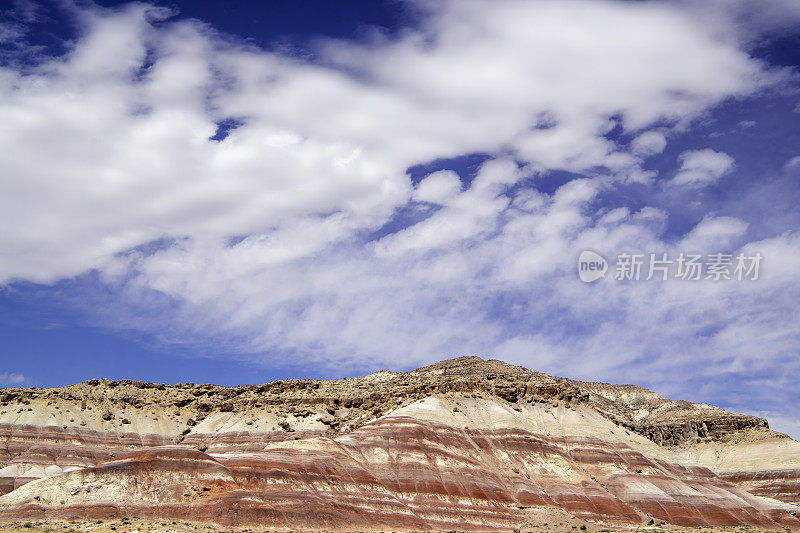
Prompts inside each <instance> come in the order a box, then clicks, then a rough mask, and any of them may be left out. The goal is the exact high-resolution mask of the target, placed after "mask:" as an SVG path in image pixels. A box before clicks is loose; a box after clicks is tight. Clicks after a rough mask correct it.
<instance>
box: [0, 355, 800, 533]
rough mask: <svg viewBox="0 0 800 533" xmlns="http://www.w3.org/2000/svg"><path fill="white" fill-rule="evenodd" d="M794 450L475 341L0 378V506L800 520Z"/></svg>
mask: <svg viewBox="0 0 800 533" xmlns="http://www.w3.org/2000/svg"><path fill="white" fill-rule="evenodd" d="M776 457H777V459H776ZM798 468H800V445H798V444H797V443H796V442H795V441H793V440H791V439H788V437H785V436H782V435H779V434H777V433H774V432H771V431H769V430H768V429H767V424H766V421H764V420H762V419H758V418H754V417H748V416H743V415H735V414H732V413H728V412H726V411H724V410H721V409H718V408H715V407H712V406H708V405H702V404H690V403H687V402H673V401H670V400H668V399H666V398H664V397H662V396H659V395H657V394H655V393H653V392H650V391H647V390H646V389H642V388H639V387H633V386H627V385H626V386H616V385H608V384H597V383H583V382H575V381H571V380H567V379H563V378H556V377H551V376H547V375H545V374H541V373H538V372H534V371H531V370H528V369H524V368H521V367H515V366H511V365H507V364H505V363H502V362H499V361H483V360H481V359H478V358H459V359H454V360H449V361H443V362H442V363H438V364H436V365H432V366H429V367H424V368H421V369H418V370H416V371H414V372H408V373H392V372H385V371H381V372H377V373H375V374H372V375H369V376H364V377H361V378H354V379H346V380H333V381H313V380H283V381H278V382H273V383H267V384H264V385H254V386H242V387H233V388H226V387H218V386H213V385H194V384H182V385H176V386H166V385H161V384H152V383H142V382H137V381H120V382H113V381H107V380H91V381H88V382H85V383H81V384H77V385H72V386H68V387H63V388H59V389H5V390H2V391H0V491H1V492H3V493H6V494H5V495H4V496H2V497H0V521H3V520H5V521H8V520H17V519H21V518H22V519H41V518H71V517H79V518H86V517H99V518H110V517H120V516H139V517H153V518H155V517H158V518H170V519H179V520H192V521H197V522H204V523H207V524H214V525H218V526H225V527H237V526H239V527H245V526H247V527H253V526H256V527H259V526H260V527H272V528H298V529H301V528H302V529H327V530H335V529H350V530H352V529H354V528H359V529H367V530H379V529H395V530H397V529H407V530H421V529H425V530H435V529H480V530H488V529H515V528H521V527H525V526H526V525H531V524H544V523H546V522H550V523H552V522H553V520H554V518H553V517H554V516H557V517H561V518H559V519H560V520H588V521H591V522H596V523H601V524H604V525H608V526H616V527H633V526H637V525H640V524H647V523H649V522H650V521H651V520H652V521H665V522H669V523H673V524H677V525H683V526H699V525H735V524H749V525H754V526H759V527H765V528H778V527H788V528H793V529H800V520H798V518H796V517H795V516H794V513H795V512H796V505H795V504H797V503H798V502H799V501H800V497H799V496H798V483H797V480H798ZM554 513H555V514H554Z"/></svg>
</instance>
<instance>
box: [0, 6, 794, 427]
mask: <svg viewBox="0 0 800 533" xmlns="http://www.w3.org/2000/svg"><path fill="white" fill-rule="evenodd" d="M773 4H774V5H773ZM738 5H739V4H737V6H738ZM782 5H783V4H781V3H780V2H774V3H771V4H770V6H771V8H770V9H775V10H779V9H782V8H781V6H782ZM788 5H789V4H787V6H788ZM416 7H417V8H418V9H421V10H423V11H424V13H425V15H424V16H423V18H422V22H421V23H420V25H419V26H418V27H415V28H409V29H407V31H405V32H402V33H401V34H400V35H399V36H397V37H392V38H387V37H371V38H370V40H369V41H366V42H364V41H362V42H354V41H326V42H323V43H322V44H320V46H319V49H318V50H317V56H316V57H315V58H314V59H313V60H311V59H303V58H297V57H293V56H291V55H289V54H286V53H281V52H276V51H270V50H264V49H261V48H258V47H255V46H253V45H251V44H248V43H246V42H241V41H239V40H237V39H236V38H234V37H232V36H227V35H222V34H219V33H218V32H216V31H215V30H214V29H213V28H212V27H210V26H208V25H206V24H204V23H202V22H200V21H194V20H183V19H180V18H175V17H174V16H173V15H174V14H173V13H171V12H170V11H168V10H165V9H163V8H159V7H155V6H151V5H146V4H130V5H128V6H126V7H123V8H120V9H102V8H97V7H89V8H81V9H76V10H75V13H74V16H75V17H77V19H78V20H79V21H80V24H81V28H82V30H81V34H80V36H79V37H78V38H77V39H76V40H75V41H74V42H73V43H72V45H71V46H70V47H69V50H68V52H67V53H66V54H64V55H63V56H59V57H43V58H39V61H38V62H37V63H35V64H29V63H14V62H9V63H8V64H7V65H5V66H4V67H3V68H2V69H0V119H2V121H3V124H4V128H2V130H0V168H2V169H3V172H2V174H3V177H2V186H3V189H4V193H3V194H2V195H0V228H3V229H2V230H0V250H2V252H0V254H1V255H0V257H2V260H0V280H2V282H4V283H7V284H10V283H15V282H19V281H31V282H35V283H42V284H51V283H56V282H58V281H59V280H63V279H68V278H73V277H76V276H82V275H86V273H87V272H94V273H95V274H96V275H97V279H98V280H99V282H100V283H102V285H103V287H104V288H105V290H107V291H109V293H110V294H112V295H113V297H112V299H111V300H112V301H113V302H114V304H113V305H110V306H109V307H105V308H103V310H102V312H101V313H98V315H99V316H98V320H99V321H100V322H103V320H104V319H103V317H104V316H105V317H108V316H113V317H114V319H113V321H109V322H114V323H116V324H124V326H125V327H132V328H137V329H141V330H144V331H150V332H153V334H155V335H157V336H159V337H160V338H161V339H162V340H164V341H165V342H170V341H177V342H193V343H197V344H198V345H199V346H203V345H208V344H214V345H215V346H223V347H224V348H225V349H227V350H230V351H231V352H233V353H248V354H252V355H251V357H252V358H254V359H256V360H261V361H263V362H264V363H265V364H270V363H271V362H274V361H278V360H282V359H285V358H288V357H291V358H292V359H293V360H295V361H304V362H308V363H309V364H312V363H313V364H317V365H323V366H327V367H329V368H331V369H334V368H335V369H340V370H341V369H374V367H376V366H385V367H392V368H408V367H412V366H415V365H418V364H421V363H424V362H427V361H432V360H437V359H441V358H443V357H446V356H450V355H457V354H466V353H471V354H482V355H489V356H495V357H498V358H502V359H505V360H507V361H510V362H515V363H521V364H525V365H528V366H531V367H535V368H537V369H540V370H543V371H549V372H555V373H559V374H563V375H569V376H571V377H576V378H587V379H592V378H599V379H606V380H615V381H636V382H643V381H644V382H646V383H650V384H652V385H654V386H655V385H657V386H659V387H661V388H660V392H664V393H672V394H675V395H678V396H681V395H686V394H689V393H690V392H693V393H694V394H696V393H697V392H696V391H697V388H698V387H701V388H702V387H705V388H706V389H705V390H703V391H702V394H704V398H705V397H707V398H711V397H714V398H720V397H721V396H724V395H725V394H728V393H731V394H732V389H731V388H730V387H726V385H725V384H726V383H727V381H726V380H727V377H726V376H736V383H737V384H738V385H737V386H738V387H739V388H740V389H741V391H738V392H737V394H738V393H741V394H743V391H746V390H749V389H750V388H754V387H756V386H757V385H756V384H757V383H761V382H763V380H765V379H766V380H769V382H770V387H771V389H770V390H771V392H765V393H764V394H763V397H762V396H758V394H760V393H759V392H753V393H752V394H755V395H756V396H757V397H758V399H757V402H758V403H759V405H760V407H759V408H761V409H763V410H765V411H767V410H769V411H773V412H778V413H784V414H785V413H786V411H785V405H786V402H787V401H789V400H790V395H791V394H792V393H788V392H786V393H784V394H783V396H781V394H779V393H776V392H775V391H777V390H780V388H781V386H782V385H783V384H788V382H789V381H791V380H796V379H797V378H798V377H800V364H798V362H797V361H796V360H795V359H796V357H795V354H796V353H797V348H798V347H799V346H800V342H799V341H800V338H798V337H800V335H799V333H800V332H799V330H798V328H797V325H796V320H795V319H793V316H794V315H795V313H796V312H795V311H794V309H795V308H796V303H795V302H797V301H798V297H800V294H798V292H800V289H799V288H798V286H797V284H796V283H795V281H794V280H795V277H794V273H795V272H796V271H797V269H798V267H800V252H798V250H800V246H798V245H800V242H798V236H797V234H796V233H795V232H794V231H793V230H794V229H796V228H786V229H787V230H792V231H788V232H787V233H781V234H770V235H753V234H749V233H748V231H749V227H750V225H749V222H748V221H747V220H743V219H740V218H736V217H731V216H721V215H718V214H717V213H714V212H707V213H701V215H702V216H701V217H700V219H699V220H698V221H697V223H696V224H695V225H693V227H692V228H690V229H689V230H687V231H686V232H684V233H682V234H680V235H670V234H669V232H668V231H667V228H668V222H669V218H670V212H669V211H668V210H666V209H665V207H664V205H662V204H661V202H660V201H659V200H658V199H657V198H660V196H659V195H664V194H683V193H685V194H693V193H692V191H694V190H696V189H698V188H702V187H706V186H710V185H713V184H717V183H718V182H720V181H721V180H724V179H725V176H726V175H727V174H728V173H729V172H731V170H732V169H733V168H734V167H735V164H734V160H735V157H736V155H735V154H734V155H733V156H731V155H729V154H726V153H723V152H719V151H715V150H713V149H710V148H707V147H705V146H703V145H698V146H695V147H692V148H690V149H687V150H684V151H683V152H682V153H681V154H680V155H679V156H678V157H677V158H674V161H673V162H672V164H673V171H672V172H670V173H668V174H665V175H663V176H662V175H659V174H658V172H656V171H655V170H653V169H651V168H649V167H648V166H647V160H648V158H651V157H654V156H659V157H661V156H662V155H661V154H663V153H664V152H665V149H666V148H668V147H669V143H670V139H671V138H672V137H673V136H678V135H682V134H685V133H686V132H687V131H691V129H692V127H693V125H694V123H695V122H694V121H695V120H696V119H699V118H702V117H704V116H706V115H707V113H708V112H709V110H711V109H713V108H714V107H715V106H717V105H719V104H720V103H722V102H726V101H730V100H731V99H744V98H748V97H752V96H755V95H759V94H762V93H764V91H767V90H769V89H771V88H774V87H777V86H785V85H786V84H791V83H793V81H792V77H791V75H790V73H788V72H787V71H785V70H780V69H777V68H773V67H770V66H769V65H767V64H766V63H764V62H763V61H760V60H758V59H755V58H753V57H752V56H751V55H750V54H749V53H748V48H747V44H748V43H749V42H751V41H752V39H753V38H754V37H753V35H757V34H760V33H759V32H763V31H764V29H763V28H764V27H765V26H768V24H767V22H768V21H767V22H765V21H763V20H759V27H758V28H757V29H754V30H753V32H751V33H748V34H747V35H748V36H747V38H743V37H742V35H743V34H744V33H743V30H742V29H741V22H740V19H739V18H737V16H738V15H737V14H736V13H738V12H739V11H741V10H740V9H739V10H738V11H737V10H735V9H732V8H730V9H729V8H728V7H726V8H724V10H723V11H719V10H720V9H723V8H721V7H719V6H717V8H716V9H718V10H717V11H715V12H714V14H715V16H706V15H703V13H705V9H704V10H703V12H702V13H699V12H698V10H697V9H695V8H693V7H691V6H688V5H686V4H683V3H680V2H678V3H666V2H636V3H630V2H618V1H604V0H591V1H589V0H586V1H575V2H557V1H547V0H544V1H537V2H527V1H517V0H496V1H493V2H485V1H482V0H459V1H452V2H447V1H445V2H436V3H427V2H424V3H422V2H421V3H418V5H417V6H416ZM707 9H712V8H711V7H708V8H707ZM737 9H738V8H737ZM788 9H789V8H787V10H788ZM788 12H789V11H787V13H788ZM720 13H726V14H730V17H722V16H716V15H719V14H720ZM787 16H788V15H787ZM792 16H794V15H792ZM3 35H4V37H3V38H8V39H11V38H14V37H15V36H8V35H10V34H6V33H4V34H3ZM17 37H18V34H17ZM473 154H482V155H483V156H484V159H485V162H484V163H483V164H482V165H481V166H480V167H479V168H478V169H477V171H476V172H475V174H474V175H466V174H464V173H462V174H459V173H457V172H454V171H452V170H447V169H439V170H433V171H431V172H430V174H429V175H426V176H422V178H421V179H414V180H412V178H411V174H410V173H409V169H411V168H413V167H419V166H420V165H423V166H424V165H434V166H435V164H436V162H437V161H442V160H452V159H454V158H456V159H457V158H460V157H464V156H467V155H473ZM795 167H796V165H795ZM787 168H788V167H787ZM792 168H794V167H792ZM786 172H787V173H788V172H794V170H792V169H787V170H786ZM558 173H560V174H558ZM556 174H558V175H564V176H569V177H570V179H567V180H564V183H562V184H559V185H558V186H555V187H551V188H548V187H546V186H545V185H544V183H545V182H546V180H547V178H548V176H553V175H556ZM662 180H663V181H664V182H665V183H668V185H669V186H668V187H659V186H658V183H657V182H659V181H662ZM723 183H724V182H723ZM630 187H639V189H636V190H639V191H644V193H643V196H644V198H645V202H644V204H642V205H635V206H634V205H631V204H629V203H626V201H625V197H624V195H620V194H619V192H620V191H623V190H628V189H626V188H630ZM665 191H666V192H665ZM676 191H677V192H676ZM649 198H652V199H653V201H652V202H649V201H648V199H649ZM584 249H592V250H596V251H598V252H599V253H601V254H604V255H606V257H611V256H613V255H615V254H617V253H619V252H620V251H624V250H641V251H647V252H650V251H652V252H669V253H675V254H677V253H679V252H681V251H697V252H701V253H706V254H707V253H713V252H722V251H725V252H734V251H739V250H741V251H748V252H754V251H758V252H761V253H762V254H763V255H764V256H765V258H766V263H765V266H764V272H763V275H762V277H761V278H760V279H759V281H758V282H753V283H733V282H731V283H713V282H705V281H700V282H696V283H687V282H679V281H669V282H665V283H645V282H640V283H627V284H626V283H613V282H611V281H610V280H609V282H607V283H606V282H601V283H599V284H596V285H592V286H588V285H583V284H581V283H580V282H579V280H578V279H577V276H576V275H575V265H576V259H577V256H578V254H579V253H580V251H581V250H584ZM776 369H779V370H776ZM676 375H683V376H689V377H688V378H687V379H686V380H685V381H681V382H677V381H676V380H675V379H674V376H676ZM669 376H673V377H672V378H670V377H669ZM785 390H788V388H787V389H785ZM752 394H751V396H749V397H747V396H742V399H741V400H737V398H736V397H733V396H731V397H729V398H727V402H728V404H729V405H732V406H738V407H744V406H746V405H748V402H752V401H753V400H752V398H753V396H752ZM782 406H783V407H782ZM781 416H783V417H784V418H782V420H783V424H784V425H785V426H786V427H789V426H791V425H792V424H795V426H793V427H798V425H797V424H798V421H797V419H796V418H791V417H789V418H786V416H788V415H785V416H784V415H781Z"/></svg>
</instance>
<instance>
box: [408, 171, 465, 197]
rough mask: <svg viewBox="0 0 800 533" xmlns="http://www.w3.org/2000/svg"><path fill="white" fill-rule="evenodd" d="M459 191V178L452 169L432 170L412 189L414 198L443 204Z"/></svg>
mask: <svg viewBox="0 0 800 533" xmlns="http://www.w3.org/2000/svg"><path fill="white" fill-rule="evenodd" d="M459 192H461V178H459V177H458V174H456V173H455V172H453V171H452V170H440V171H439V172H434V173H433V174H430V175H428V176H426V177H425V179H423V180H422V181H420V182H419V183H418V184H417V186H416V188H415V190H414V200H417V201H418V202H430V203H434V204H444V203H446V202H447V201H449V200H451V199H453V198H454V197H455V196H456V195H457V194H458V193H459Z"/></svg>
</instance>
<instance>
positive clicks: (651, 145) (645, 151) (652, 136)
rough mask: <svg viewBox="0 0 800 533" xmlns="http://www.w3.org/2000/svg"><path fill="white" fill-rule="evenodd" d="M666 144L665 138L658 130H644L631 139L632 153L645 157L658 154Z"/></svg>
mask: <svg viewBox="0 0 800 533" xmlns="http://www.w3.org/2000/svg"><path fill="white" fill-rule="evenodd" d="M666 146H667V138H666V137H664V134H663V133H661V132H660V131H646V132H644V133H642V134H641V135H639V136H638V137H636V138H635V139H634V140H633V141H631V149H632V151H633V153H634V154H636V155H639V156H643V157H647V156H651V155H655V154H660V153H661V152H663V151H664V148H666Z"/></svg>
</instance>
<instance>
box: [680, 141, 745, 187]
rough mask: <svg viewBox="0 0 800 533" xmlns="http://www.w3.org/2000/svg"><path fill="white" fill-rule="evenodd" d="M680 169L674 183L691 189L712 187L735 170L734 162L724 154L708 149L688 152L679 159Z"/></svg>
mask: <svg viewBox="0 0 800 533" xmlns="http://www.w3.org/2000/svg"><path fill="white" fill-rule="evenodd" d="M678 161H680V164H681V166H680V169H679V170H678V173H677V174H676V175H675V177H674V178H673V179H672V183H673V184H676V185H686V186H690V187H703V186H706V185H710V184H712V183H714V182H716V181H717V180H719V179H720V178H721V177H722V176H724V175H725V174H726V173H727V172H729V171H730V170H731V169H732V168H733V164H734V160H733V158H732V157H731V156H729V155H728V154H726V153H724V152H717V151H714V150H711V149H710V148H706V149H704V150H687V151H686V152H683V153H682V154H681V155H680V156H679V157H678Z"/></svg>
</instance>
